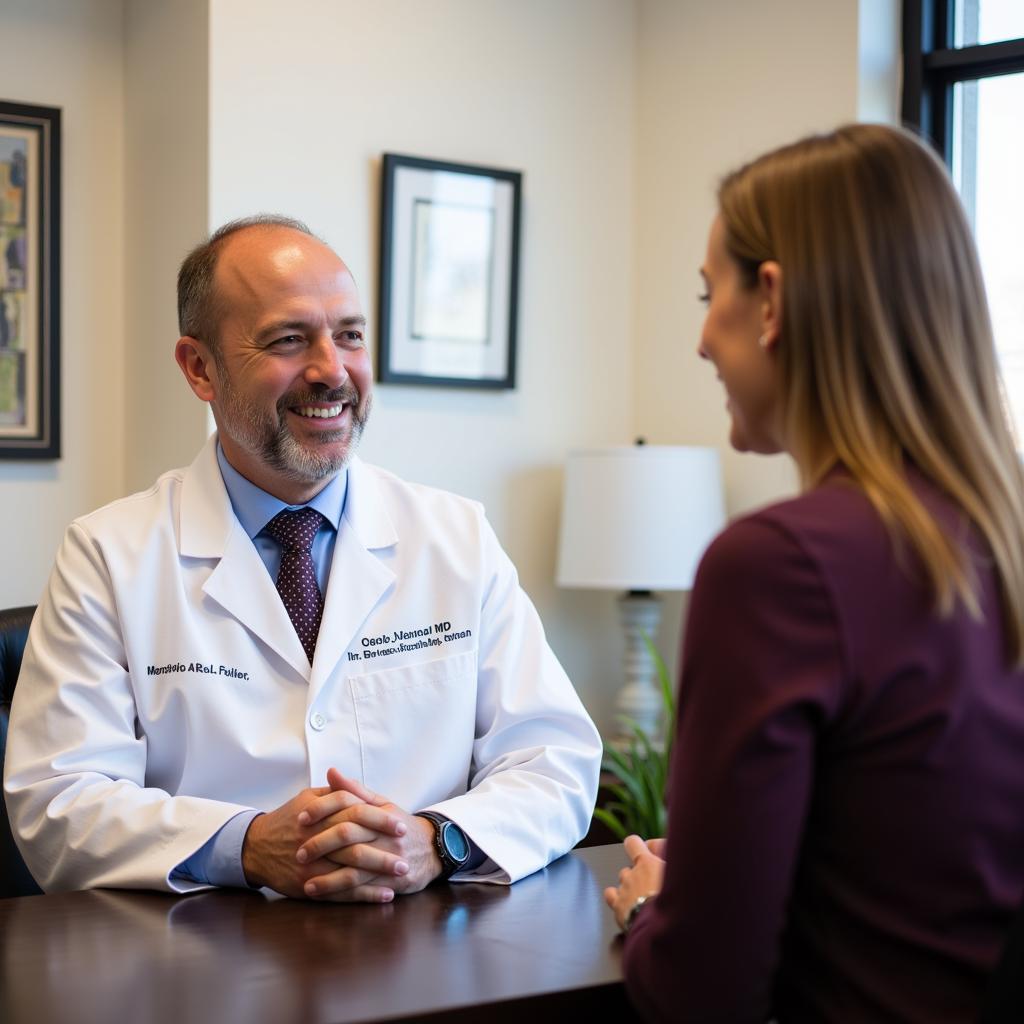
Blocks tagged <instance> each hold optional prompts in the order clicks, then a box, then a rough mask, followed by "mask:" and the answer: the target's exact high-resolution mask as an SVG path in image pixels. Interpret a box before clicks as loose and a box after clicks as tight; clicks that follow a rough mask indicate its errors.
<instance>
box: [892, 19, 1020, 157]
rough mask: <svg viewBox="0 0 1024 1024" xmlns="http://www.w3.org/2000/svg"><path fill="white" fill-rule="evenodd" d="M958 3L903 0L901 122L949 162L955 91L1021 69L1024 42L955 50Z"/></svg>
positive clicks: (983, 45) (1013, 40)
mask: <svg viewBox="0 0 1024 1024" xmlns="http://www.w3.org/2000/svg"><path fill="white" fill-rule="evenodd" d="M955 5H956V0H903V101H902V110H901V117H902V119H903V123H904V124H905V125H907V126H909V127H913V128H916V129H917V130H918V131H920V132H921V133H922V135H924V137H925V138H927V139H929V140H930V141H931V143H932V145H934V146H935V148H936V149H937V150H938V152H939V154H940V155H941V156H942V158H943V160H945V162H946V165H947V166H952V162H953V88H954V86H956V85H957V84H958V83H961V82H972V81H977V80H978V79H980V78H994V77H996V76H998V75H1012V74H1015V73H1017V72H1021V71H1024V38H1021V39H1006V40H1001V41H999V42H995V43H978V44H974V45H970V46H954V45H953V40H954V29H955V21H954V15H955V13H956V11H955Z"/></svg>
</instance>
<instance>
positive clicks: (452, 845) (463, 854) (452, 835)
mask: <svg viewBox="0 0 1024 1024" xmlns="http://www.w3.org/2000/svg"><path fill="white" fill-rule="evenodd" d="M441 841H442V842H443V843H444V848H445V849H446V850H447V851H448V856H449V857H451V858H452V860H454V861H456V862H457V863H459V864H461V863H462V862H463V861H464V860H465V859H466V858H467V857H468V856H469V840H468V839H467V838H466V833H465V832H463V831H462V829H461V828H459V826H458V825H456V824H455V822H453V821H446V822H445V825H444V830H443V831H442V833H441Z"/></svg>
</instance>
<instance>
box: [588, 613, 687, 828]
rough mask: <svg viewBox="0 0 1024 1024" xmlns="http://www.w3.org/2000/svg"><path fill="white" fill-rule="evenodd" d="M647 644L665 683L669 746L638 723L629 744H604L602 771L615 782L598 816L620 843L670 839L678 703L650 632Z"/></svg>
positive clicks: (608, 785)
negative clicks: (668, 796) (635, 838)
mask: <svg viewBox="0 0 1024 1024" xmlns="http://www.w3.org/2000/svg"><path fill="white" fill-rule="evenodd" d="M644 642H645V643H646V644H647V649H648V651H649V652H650V654H651V658H652V659H653V660H654V664H655V667H656V669H657V673H658V682H659V683H660V684H661V697H662V701H663V704H664V719H663V725H664V730H665V741H664V743H657V742H655V741H653V740H651V738H650V737H649V736H647V734H646V733H645V732H644V731H643V730H642V729H641V728H640V726H638V725H637V724H636V722H629V723H628V725H629V729H630V735H629V738H628V739H627V740H626V742H625V743H617V744H613V743H605V745H604V761H603V763H602V767H603V769H604V771H605V772H607V773H609V774H610V775H613V776H614V777H615V781H614V782H610V783H606V784H605V785H604V786H603V787H602V788H603V789H604V790H606V791H607V792H608V793H610V794H611V796H612V799H611V800H609V801H606V802H605V803H604V805H603V806H601V807H597V808H595V810H594V817H595V818H596V819H597V820H598V821H600V822H601V823H602V824H604V825H605V826H607V828H608V829H610V830H611V832H612V833H613V835H614V836H615V837H616V838H617V839H619V840H622V839H625V838H626V836H628V835H631V834H633V833H636V834H637V835H639V836H642V837H643V838H644V839H650V838H653V837H655V836H663V835H664V834H665V783H666V781H667V779H668V765H669V755H670V754H671V751H672V738H673V735H674V734H675V717H676V702H675V695H674V693H673V689H672V681H671V679H670V678H669V674H668V668H667V667H666V665H665V661H664V659H663V658H662V657H661V655H660V654H659V653H658V650H657V648H656V647H655V646H654V644H653V643H652V641H651V638H650V637H649V636H648V635H647V634H646V633H645V634H644Z"/></svg>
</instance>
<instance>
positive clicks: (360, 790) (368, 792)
mask: <svg viewBox="0 0 1024 1024" xmlns="http://www.w3.org/2000/svg"><path fill="white" fill-rule="evenodd" d="M327 783H328V785H329V786H330V787H331V789H333V790H347V791H348V792H349V793H354V794H355V795H356V796H357V797H359V799H360V800H362V801H364V802H365V803H368V804H375V805H376V806H378V807H382V806H383V805H384V804H387V803H390V802H391V801H390V800H388V799H387V798H386V797H383V796H380V795H379V794H377V793H374V791H373V790H372V789H367V788H366V787H365V786H364V785H363V784H362V783H360V782H356V780H355V779H350V778H349V777H348V776H347V775H342V774H341V772H339V771H338V769H337V768H328V769H327Z"/></svg>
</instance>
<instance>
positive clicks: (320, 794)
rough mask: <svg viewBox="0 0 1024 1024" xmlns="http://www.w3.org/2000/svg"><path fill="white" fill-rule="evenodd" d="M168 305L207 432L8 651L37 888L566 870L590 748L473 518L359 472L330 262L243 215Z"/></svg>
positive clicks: (84, 552) (349, 315)
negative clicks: (211, 428) (18, 662)
mask: <svg viewBox="0 0 1024 1024" xmlns="http://www.w3.org/2000/svg"><path fill="white" fill-rule="evenodd" d="M178 307H179V319H180V322H181V333H182V335H183V336H182V337H181V339H180V340H179V341H178V343H177V347H176V350H175V355H176V358H177V361H178V365H179V366H180V367H181V370H182V372H183V373H184V375H185V378H186V380H187V381H188V384H189V386H190V387H191V388H192V390H193V392H194V393H195V394H196V396H197V397H198V398H199V399H201V400H202V401H204V402H209V403H210V406H211V408H212V409H213V415H214V418H215V420H216V423H217V434H216V436H215V437H214V438H212V439H211V440H210V442H209V443H208V444H207V445H206V447H205V448H204V449H203V451H202V452H200V454H199V456H198V457H197V458H196V460H195V461H194V462H193V463H192V465H191V466H189V467H188V468H187V469H183V470H174V471H172V472H169V473H166V474H164V475H163V476H162V477H160V479H159V480H157V482H156V483H155V484H154V485H153V487H151V488H150V489H149V490H148V491H145V492H143V493H140V494H136V495H132V496H131V497H128V498H125V499H123V500H121V501H118V502H115V503H113V504H112V505H108V506H107V507H105V508H102V509H100V510H99V511H97V512H94V513H92V514H90V515H87V516H84V517H82V518H81V519H79V520H77V521H76V522H74V523H73V524H72V525H71V526H70V528H69V529H68V532H67V534H66V536H65V539H64V542H63V545H62V546H61V549H60V551H59V553H58V555H57V560H56V564H55V567H54V570H53V574H52V576H51V578H50V582H49V585H48V589H47V591H46V593H45V595H44V596H43V599H42V601H41V603H40V605H39V610H38V612H37V613H36V616H35V619H34V621H33V624H32V630H31V633H30V637H29V642H28V647H27V649H26V652H25V658H24V663H23V667H22V672H21V677H20V680H19V685H18V688H17V693H16V698H15V701H14V707H13V709H12V714H11V726H10V736H9V740H8V746H7V761H6V771H5V792H6V796H7V803H8V808H9V811H10V816H11V821H12V825H13V828H14V832H15V835H16V837H17V840H18V844H19V846H20V848H21V851H22V853H23V855H24V857H25V861H26V863H27V864H28V866H29V869H30V870H31V871H32V873H33V875H34V876H35V877H36V879H37V880H38V881H39V883H40V885H41V886H42V887H43V888H44V889H45V890H47V891H54V890H63V889H78V888H88V887H96V886H107V887H139V888H154V889H163V890H169V891H173V892H189V891H193V890H196V889H199V888H203V887H205V886H207V885H240V886H244V885H249V886H269V887H270V888H273V889H275V890H277V891H278V892H281V893H284V894H286V895H290V896H307V897H313V898H318V899H331V900H367V901H386V900H390V899H392V898H393V896H394V894H395V893H408V892H415V891H417V890H419V889H422V888H423V887H424V886H426V885H427V884H429V883H430V882H431V881H433V880H434V879H437V878H442V877H443V878H451V879H452V880H455V881H460V880H462V881H466V880H472V881H489V882H497V883H510V882H514V881H515V880H516V879H518V878H521V877H523V876H524V875H527V874H529V873H531V872H533V871H536V870H538V869H539V868H541V867H543V866H544V865H545V864H547V863H548V862H549V861H550V860H552V859H553V858H555V857H558V856H560V855H561V854H563V853H565V852H566V851H567V850H569V849H570V848H571V847H572V846H573V845H574V844H575V843H576V842H577V841H578V840H579V838H580V837H581V836H582V835H583V834H584V833H585V832H586V829H587V824H588V821H589V817H590V813H591V809H592V807H593V804H594V799H595V794H596V788H597V775H598V771H599V764H600V757H601V745H600V740H599V737H598V734H597V732H596V730H595V728H594V726H593V723H592V722H591V721H590V719H589V718H588V716H587V714H586V712H585V711H584V709H583V707H582V705H581V703H580V701H579V699H578V697H577V696H576V694H575V692H574V691H573V688H572V686H571V684H570V682H569V680H568V679H567V678H566V676H565V673H564V672H563V671H562V669H561V667H560V666H559V664H558V662H557V661H556V659H555V657H554V655H553V654H552V652H551V650H550V648H549V647H548V645H547V643H546V642H545V639H544V634H543V630H542V627H541V624H540V621H539V619H538V617H537V614H536V612H535V610H534V609H533V607H532V605H531V604H530V602H529V600H528V599H527V597H526V595H525V594H524V593H523V591H522V590H521V589H520V587H519V584H518V580H517V577H516V572H515V569H514V568H513V566H512V564H511V563H510V562H509V560H508V558H507V556H506V555H505V554H504V552H503V551H502V550H501V548H500V546H499V544H498V542H497V540H496V538H495V536H494V534H493V532H492V531H491V528H490V526H489V525H488V523H487V521H486V519H485V518H484V515H483V512H482V509H481V507H480V506H479V505H478V504H476V503H475V502H471V501H468V500H465V499H462V498H458V497H455V496H454V495H451V494H447V493H444V492H441V491H437V490H433V489H431V488H428V487H423V486H419V485H414V484H409V483H405V482H403V481H401V480H399V479H397V478H396V477H395V476H393V475H391V474H390V473H387V472H384V471H383V470H380V469H377V468H374V467H371V466H369V465H367V464H365V463H363V462H361V461H360V460H359V459H358V458H356V457H355V456H354V452H355V449H356V446H357V444H358V442H359V438H360V435H361V433H362V431H363V428H364V426H365V424H366V421H367V417H368V415H369V411H370V393H371V370H370V358H369V355H368V352H367V347H366V332H365V328H366V320H365V318H364V316H363V312H362V308H361V305H360V301H359V296H358V294H357V292H356V287H355V284H354V282H353V280H352V276H351V274H350V273H349V271H348V269H347V268H346V266H345V265H344V263H342V261H341V260H340V259H339V258H338V257H337V256H336V255H335V253H334V252H332V251H331V250H330V249H329V248H328V247H327V246H326V245H324V244H322V243H321V242H320V241H318V240H317V239H316V238H315V237H313V236H312V235H311V234H310V232H309V230H308V229H307V228H306V227H305V226H304V225H302V224H300V223H298V222H295V221H291V220H287V219H285V218H276V217H257V218H248V219H246V220H243V221H235V222H232V223H231V224H228V225H226V226H225V227H223V228H221V229H220V230H219V231H218V232H216V233H215V234H214V235H213V236H212V237H211V239H210V240H209V241H208V242H206V243H204V244H203V245H201V246H199V247H198V248H197V249H196V250H194V251H193V252H192V253H191V254H190V255H189V256H188V258H187V259H186V260H185V262H184V264H183V265H182V268H181V272H180V274H179V279H178Z"/></svg>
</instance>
